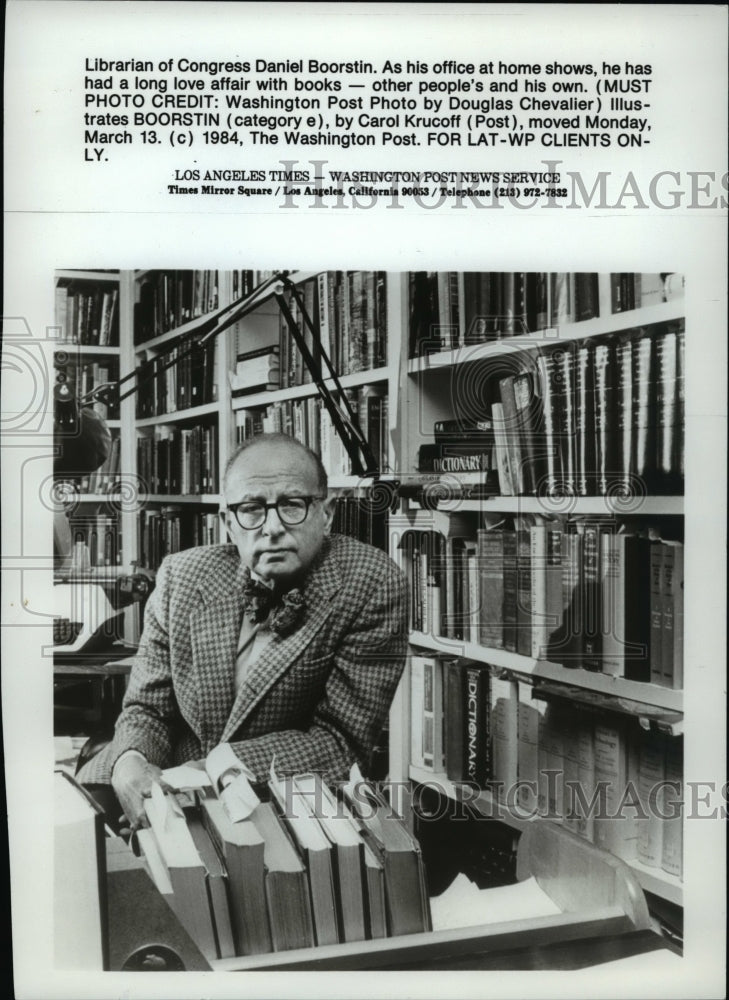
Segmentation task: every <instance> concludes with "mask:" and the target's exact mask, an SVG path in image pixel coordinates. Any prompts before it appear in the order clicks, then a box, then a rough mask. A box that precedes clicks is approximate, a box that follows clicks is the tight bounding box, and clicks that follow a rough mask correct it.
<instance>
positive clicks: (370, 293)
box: [313, 271, 387, 376]
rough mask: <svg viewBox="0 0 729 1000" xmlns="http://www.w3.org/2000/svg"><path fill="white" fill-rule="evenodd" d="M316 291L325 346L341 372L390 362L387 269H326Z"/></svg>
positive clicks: (334, 365) (363, 369)
mask: <svg viewBox="0 0 729 1000" xmlns="http://www.w3.org/2000/svg"><path fill="white" fill-rule="evenodd" d="M313 292H314V296H315V301H316V311H317V317H318V321H319V330H320V335H321V342H322V346H323V347H324V350H325V351H326V353H327V354H328V355H329V358H330V359H331V362H332V365H333V367H334V370H335V371H336V373H337V374H338V375H340V376H341V375H351V374H353V373H354V372H360V371H367V370H370V369H372V368H381V367H383V366H384V365H386V364H387V275H386V273H385V272H384V271H323V272H322V273H321V274H319V275H318V276H317V278H316V285H315V289H313Z"/></svg>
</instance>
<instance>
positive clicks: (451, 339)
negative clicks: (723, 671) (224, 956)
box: [390, 272, 684, 903]
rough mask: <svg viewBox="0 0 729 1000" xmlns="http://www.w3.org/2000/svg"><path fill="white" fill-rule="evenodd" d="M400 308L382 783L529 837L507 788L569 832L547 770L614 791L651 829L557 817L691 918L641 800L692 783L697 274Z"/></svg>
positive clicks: (562, 281)
mask: <svg viewBox="0 0 729 1000" xmlns="http://www.w3.org/2000/svg"><path fill="white" fill-rule="evenodd" d="M407 299H408V306H407V310H406V314H405V315H406V321H405V322H406V324H407V331H408V358H407V361H406V375H405V376H404V388H403V394H402V398H401V401H400V414H401V420H402V424H403V433H402V441H403V450H402V454H401V466H400V468H401V470H402V475H401V479H402V484H401V486H400V493H401V496H402V502H401V505H400V510H399V511H398V513H397V515H395V516H394V517H393V518H392V519H391V522H390V525H391V551H392V554H393V555H394V556H395V558H396V559H397V560H398V562H399V563H400V565H401V567H402V569H403V570H404V572H405V574H406V576H407V578H408V582H409V592H410V607H409V627H410V641H411V657H410V664H409V669H408V670H407V671H406V675H405V678H404V680H403V684H402V690H401V692H400V694H399V697H398V699H397V702H396V706H395V708H394V710H393V716H392V719H391V730H392V729H393V728H394V727H395V726H396V725H397V722H398V718H397V717H398V716H399V718H400V720H401V721H404V720H407V727H408V730H409V732H410V734H411V740H410V745H409V746H408V745H407V740H406V739H404V738H403V739H400V740H397V741H394V744H393V755H392V760H391V777H392V778H393V779H395V780H398V779H403V778H410V779H411V780H413V781H415V782H420V783H422V782H428V783H435V784H436V785H438V784H439V783H440V785H441V788H442V791H443V793H444V794H445V795H446V796H448V797H450V798H453V797H461V796H462V791H461V790H460V785H459V782H464V781H466V782H469V783H470V788H471V790H472V789H473V788H475V789H476V791H477V795H476V799H477V801H478V803H479V808H481V809H482V811H483V809H485V811H486V813H487V814H488V815H495V813H498V817H499V818H500V819H502V820H503V821H504V822H507V823H508V824H509V825H512V826H516V827H522V826H523V823H524V822H527V821H530V820H528V819H527V818H525V816H524V810H523V809H522V810H519V809H516V808H510V807H509V804H508V802H502V801H500V800H499V797H498V794H497V793H495V792H494V791H493V788H494V786H495V785H499V783H501V784H500V787H501V788H502V790H503V791H504V793H505V794H507V795H508V791H509V790H510V789H512V788H516V789H517V794H519V792H520V791H521V786H520V784H519V783H520V782H522V781H523V780H526V779H529V780H532V779H533V781H534V782H536V784H535V789H536V791H535V803H537V804H540V805H541V806H543V807H547V806H548V807H549V808H550V810H551V813H552V814H554V811H555V809H556V810H557V812H558V814H559V815H560V816H561V815H562V807H563V802H562V800H561V799H560V800H559V801H557V799H555V796H556V795H561V794H562V791H561V789H558V790H557V791H556V792H555V791H553V790H551V789H549V788H547V789H544V788H542V787H541V785H539V782H540V781H541V780H542V778H541V777H540V775H539V771H540V770H541V769H542V768H544V767H548V768H549V769H551V770H553V771H554V772H555V774H559V776H560V777H563V778H564V780H565V781H567V778H568V777H572V778H574V779H575V782H576V783H577V784H579V785H580V787H581V788H582V789H583V790H584V789H590V788H594V786H595V783H596V782H597V784H598V785H600V782H601V781H603V780H604V782H605V786H606V788H607V792H606V794H607V795H608V798H609V799H610V801H609V803H608V805H612V806H615V805H616V803H617V802H619V801H621V800H622V799H624V798H625V797H626V796H627V795H628V794H629V793H632V794H634V796H635V798H636V801H637V802H638V804H639V805H642V806H643V807H644V808H643V811H642V812H641V810H640V809H639V808H634V810H633V813H629V815H628V819H627V821H626V822H620V820H619V819H609V818H605V817H603V816H601V814H600V812H599V810H598V811H597V812H595V809H587V810H586V811H585V815H584V816H579V817H574V816H569V817H568V818H565V820H564V821H565V822H566V823H568V824H569V825H571V826H572V827H573V829H576V831H577V832H579V833H581V834H582V835H583V836H586V837H588V838H589V839H592V840H594V841H595V842H596V843H598V844H599V845H601V846H603V847H606V848H607V849H609V850H612V851H613V852H614V853H616V854H617V855H619V856H621V857H623V858H624V859H625V860H626V861H628V863H629V864H631V865H632V866H633V867H634V869H635V871H636V874H637V875H638V878H639V881H640V882H641V884H642V885H643V886H644V888H646V889H647V890H649V891H650V892H653V893H655V894H656V895H658V896H661V897H663V898H665V899H668V900H670V901H671V902H673V903H680V901H681V881H680V877H681V819H680V813H679V814H678V817H676V816H673V815H672V816H671V819H670V821H669V820H663V819H660V817H658V816H657V815H656V810H655V809H651V808H649V807H648V806H649V804H648V803H647V802H645V801H644V800H645V799H646V798H647V797H648V796H649V795H650V794H651V793H652V789H653V787H654V785H658V784H659V783H660V781H661V780H662V779H663V778H665V777H666V776H667V775H670V777H671V779H672V780H673V782H674V783H677V784H678V785H680V781H681V775H682V757H681V754H682V733H683V715H682V711H683V464H684V454H683V449H684V388H683V378H684V320H683V315H684V303H683V278H682V276H681V275H677V274H668V273H666V274H609V275H603V274H599V275H598V274H592V273H582V274H547V273H517V274H497V273H465V274H462V273H461V274H457V273H431V272H419V273H414V274H411V275H410V276H409V277H408V288H407ZM474 769H475V770H474ZM568 784H569V782H568ZM611 796H612V798H610V797H611ZM550 797H551V798H550ZM588 800H589V797H588ZM523 804H524V803H523V802H521V803H519V802H517V803H512V806H513V805H522V806H523ZM651 805H653V803H651ZM486 807H488V808H486ZM636 812H638V813H640V815H638V816H636V815H635V813H636Z"/></svg>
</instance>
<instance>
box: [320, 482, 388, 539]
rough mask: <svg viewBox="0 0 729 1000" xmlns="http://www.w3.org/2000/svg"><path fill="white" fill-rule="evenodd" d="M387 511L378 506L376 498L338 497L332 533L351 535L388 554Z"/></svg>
mask: <svg viewBox="0 0 729 1000" xmlns="http://www.w3.org/2000/svg"><path fill="white" fill-rule="evenodd" d="M387 526H388V517H387V510H383V509H382V507H381V506H378V504H377V501H376V498H375V499H371V498H370V497H369V496H363V497H337V499H336V501H335V505H334V519H333V521H332V531H334V532H335V533H336V534H339V535H349V536H350V537H351V538H357V539H359V541H361V542H367V544H368V545H374V546H375V547H376V548H378V549H382V550H383V552H387V550H388V545H389V541H390V539H389V535H388V527H387Z"/></svg>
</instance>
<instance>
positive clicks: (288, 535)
mask: <svg viewBox="0 0 729 1000" xmlns="http://www.w3.org/2000/svg"><path fill="white" fill-rule="evenodd" d="M319 495H320V490H319V486H318V483H317V475H316V470H315V468H314V466H313V464H312V463H311V461H310V460H309V459H308V457H307V456H306V454H305V453H304V452H301V451H299V449H298V448H295V447H289V446H287V445H286V444H284V443H276V444H267V445H253V446H252V447H251V448H249V449H248V450H247V451H244V452H243V454H242V455H241V456H240V457H239V458H238V460H237V461H236V463H235V465H234V466H233V468H232V469H231V470H230V472H229V473H228V478H227V481H226V484H225V502H226V504H237V503H240V502H241V501H242V500H246V501H259V502H262V503H274V502H275V501H276V500H280V499H281V498H282V497H310V496H319ZM225 521H226V526H227V529H228V534H229V536H230V539H231V541H232V542H233V544H234V545H235V546H236V547H237V549H238V552H239V553H240V557H241V560H242V562H243V564H244V565H245V566H248V568H249V569H250V570H252V571H253V572H254V573H256V574H257V575H258V576H259V577H261V578H262V579H263V580H271V581H273V582H274V583H275V584H276V585H277V586H278V587H284V586H286V585H288V584H292V583H294V582H295V581H296V580H297V579H298V578H299V577H301V576H302V575H303V574H304V573H305V572H306V570H307V569H308V568H309V566H310V565H311V563H312V561H313V559H314V557H315V556H316V555H317V553H318V552H319V550H320V549H321V546H322V544H323V542H324V538H325V536H326V535H327V534H328V532H329V527H330V525H331V521H332V506H331V503H330V502H328V501H325V500H314V501H312V503H311V506H310V507H309V513H308V515H307V517H306V519H305V520H304V521H302V523H301V524H295V525H286V524H283V523H282V522H281V520H280V518H279V516H278V512H277V511H276V509H275V508H271V509H269V510H268V511H267V512H266V520H265V521H264V522H263V524H262V525H261V526H260V528H254V529H252V530H247V529H245V528H242V527H241V526H240V525H239V524H238V522H237V520H236V518H235V516H234V515H233V514H232V513H231V512H230V511H227V512H226V515H225Z"/></svg>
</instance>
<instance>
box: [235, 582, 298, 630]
mask: <svg viewBox="0 0 729 1000" xmlns="http://www.w3.org/2000/svg"><path fill="white" fill-rule="evenodd" d="M243 601H244V610H245V614H246V615H247V616H248V618H249V619H250V620H251V621H252V622H253V623H254V624H258V623H259V622H262V621H265V620H266V618H268V616H269V614H270V615H271V619H270V622H269V627H270V629H271V631H272V632H275V633H276V634H277V635H280V636H285V635H289V634H290V633H291V632H293V631H294V630H295V629H297V628H298V627H299V625H300V624H301V619H302V617H303V615H304V611H305V610H306V603H305V601H304V595H303V594H302V593H301V591H300V590H299V589H298V587H297V588H294V589H293V590H289V591H288V593H286V594H282V595H281V597H280V598H278V597H276V595H275V593H274V592H273V590H272V589H271V588H270V587H267V586H266V585H265V584H263V583H261V582H260V581H259V580H254V579H253V578H252V577H251V574H250V570H246V576H245V581H244V585H243ZM271 612H273V613H272V614H271Z"/></svg>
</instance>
